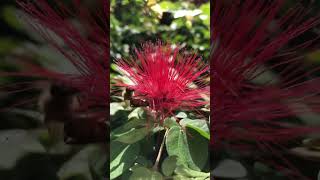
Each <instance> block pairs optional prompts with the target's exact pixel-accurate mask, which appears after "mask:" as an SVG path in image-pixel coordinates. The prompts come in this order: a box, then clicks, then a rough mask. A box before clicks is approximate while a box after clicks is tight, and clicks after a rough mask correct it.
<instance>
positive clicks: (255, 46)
mask: <svg viewBox="0 0 320 180" xmlns="http://www.w3.org/2000/svg"><path fill="white" fill-rule="evenodd" d="M284 3H285V1H283V0H274V1H264V0H244V1H238V0H234V1H214V2H213V6H212V8H213V9H212V12H213V13H212V16H211V33H212V39H211V40H212V54H211V58H210V60H211V70H210V72H211V79H212V80H211V83H212V84H211V92H212V93H211V98H212V99H211V119H212V122H211V136H212V137H211V148H212V149H213V150H215V149H219V148H221V147H222V145H223V144H229V145H234V146H233V147H237V148H246V149H247V148H249V149H250V148H255V147H259V148H261V150H265V151H268V152H271V151H272V150H275V149H272V150H271V149H270V147H271V145H273V146H272V147H275V146H277V147H278V145H280V144H281V143H283V142H286V141H288V140H292V139H293V138H296V137H299V136H302V135H305V134H306V133H310V132H312V131H313V130H315V129H314V128H309V127H301V125H296V126H295V125H293V124H292V123H291V124H288V122H287V121H288V118H289V117H293V116H296V115H298V114H301V113H306V112H308V111H313V112H319V111H320V107H319V103H320V97H319V95H318V94H319V92H320V84H319V82H320V79H319V78H312V76H311V74H312V73H313V72H314V71H315V70H316V69H314V70H312V71H310V70H306V68H305V67H304V66H303V61H302V60H303V56H302V55H301V53H303V52H305V51H311V50H312V47H313V45H314V44H315V42H316V41H317V40H318V36H317V35H315V36H314V39H310V40H305V41H304V42H302V43H301V42H299V41H301V39H303V38H301V36H302V35H303V34H306V33H307V32H308V30H310V29H311V28H313V27H315V26H317V25H318V24H319V23H320V18H319V17H313V18H310V17H309V18H307V15H309V12H307V10H308V9H306V8H304V7H303V6H302V5H301V4H297V5H296V6H294V7H292V8H291V9H289V10H288V11H287V12H286V13H285V14H284V13H283V11H282V10H284V9H283V8H285V7H284ZM309 33H310V31H309ZM299 37H300V39H299ZM304 38H305V37H304ZM274 74H277V77H274ZM270 75H273V76H271V78H266V77H268V76H269V77H270ZM252 150H254V149H252ZM274 152H276V151H274ZM276 154H278V153H276Z"/></svg>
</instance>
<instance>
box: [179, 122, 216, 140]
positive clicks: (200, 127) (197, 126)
mask: <svg viewBox="0 0 320 180" xmlns="http://www.w3.org/2000/svg"><path fill="white" fill-rule="evenodd" d="M180 125H181V126H184V127H189V128H191V129H194V130H195V131H197V132H198V133H199V134H201V136H203V137H205V138H206V139H210V131H209V127H208V122H207V121H206V120H202V119H194V120H193V119H188V118H185V119H182V120H181V121H180Z"/></svg>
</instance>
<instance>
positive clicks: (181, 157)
mask: <svg viewBox="0 0 320 180" xmlns="http://www.w3.org/2000/svg"><path fill="white" fill-rule="evenodd" d="M166 149H167V152H168V154H169V156H177V157H178V161H180V162H181V163H182V164H185V165H187V166H189V167H190V168H192V169H194V170H200V168H199V167H198V166H197V165H196V164H195V163H194V162H193V160H192V157H191V154H190V151H189V146H188V142H187V137H186V134H185V133H184V131H183V130H182V129H181V127H179V126H174V127H172V128H170V129H169V132H168V135H167V138H166Z"/></svg>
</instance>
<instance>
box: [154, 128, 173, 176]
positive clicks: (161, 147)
mask: <svg viewBox="0 0 320 180" xmlns="http://www.w3.org/2000/svg"><path fill="white" fill-rule="evenodd" d="M168 132H169V129H166V132H165V134H164V136H163V139H162V142H161V146H160V149H159V152H158V156H157V159H156V162H155V163H154V165H153V167H152V169H154V170H158V165H159V161H160V158H161V154H162V151H163V146H164V141H165V140H166V138H167V135H168Z"/></svg>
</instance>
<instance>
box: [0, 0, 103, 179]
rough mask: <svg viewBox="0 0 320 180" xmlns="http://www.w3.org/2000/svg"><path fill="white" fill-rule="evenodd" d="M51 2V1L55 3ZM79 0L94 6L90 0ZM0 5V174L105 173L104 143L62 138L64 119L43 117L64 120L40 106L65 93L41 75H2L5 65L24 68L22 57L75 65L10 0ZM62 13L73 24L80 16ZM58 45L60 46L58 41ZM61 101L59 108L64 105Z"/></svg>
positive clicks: (52, 65)
mask: <svg viewBox="0 0 320 180" xmlns="http://www.w3.org/2000/svg"><path fill="white" fill-rule="evenodd" d="M50 2H51V3H52V5H54V3H56V1H50ZM63 2H66V3H68V2H70V1H69V0H65V1H64V0H63ZM82 2H83V3H88V4H90V6H94V3H91V2H92V1H90V0H84V1H82ZM95 8H100V7H97V6H96V7H95ZM0 9H1V11H0V27H1V29H0V72H1V73H0V74H1V76H0V84H1V85H0V105H1V107H0V179H1V180H4V179H6V180H44V179H45V180H58V179H60V180H93V179H94V180H95V179H104V178H106V177H107V176H108V174H107V172H106V171H107V167H108V163H107V154H108V152H107V151H106V146H105V144H103V143H101V144H99V143H95V144H93V143H86V142H83V143H78V144H66V143H65V142H64V137H63V136H64V135H63V123H58V122H57V123H52V124H50V125H48V124H45V123H44V119H45V118H56V119H58V121H59V120H61V121H64V120H65V119H63V118H65V117H60V116H54V115H48V116H46V113H48V111H46V110H45V106H47V105H49V104H51V105H52V104H54V103H57V102H58V101H60V100H62V102H63V101H64V100H65V98H68V97H66V96H60V97H56V96H53V94H52V92H53V91H52V88H50V85H51V82H49V81H47V80H45V77H44V78H43V79H39V78H37V79H36V78H21V77H5V76H2V72H4V71H9V72H12V71H19V70H20V69H23V66H24V65H23V63H22V62H32V63H34V64H38V65H41V66H43V67H44V68H48V69H50V70H54V71H57V72H64V73H68V72H69V73H73V72H74V70H75V68H74V67H73V66H71V65H70V63H69V62H68V60H66V59H65V57H64V56H62V55H61V54H60V53H59V52H58V51H57V50H56V49H54V48H52V46H50V45H49V44H48V43H47V42H45V41H44V40H43V38H42V37H40V36H39V33H38V32H36V31H34V30H33V29H32V28H31V27H30V25H29V24H27V23H26V20H31V22H32V19H30V17H28V16H27V15H26V14H24V13H23V12H22V11H21V10H19V8H18V6H17V5H16V4H15V1H14V0H2V1H1V2H0ZM65 18H68V19H70V21H73V22H74V23H75V24H76V23H77V22H78V21H79V19H76V18H74V17H65ZM84 35H85V34H84ZM60 45H61V46H62V47H63V48H65V47H64V46H63V45H64V44H63V42H61V43H60ZM34 80H37V81H34ZM39 80H40V81H39ZM55 88H56V89H55V92H60V91H62V92H63V89H59V87H55ZM58 104H59V103H58ZM62 104H63V103H62ZM63 107H64V106H62V110H61V108H60V112H63V111H64V109H63ZM58 112H59V111H58ZM51 114H55V113H51ZM49 126H50V131H51V132H50V133H49V131H48V127H49Z"/></svg>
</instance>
